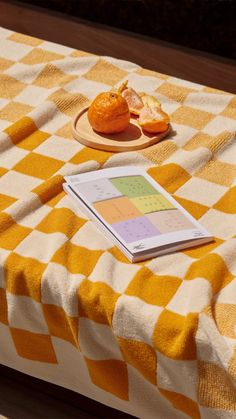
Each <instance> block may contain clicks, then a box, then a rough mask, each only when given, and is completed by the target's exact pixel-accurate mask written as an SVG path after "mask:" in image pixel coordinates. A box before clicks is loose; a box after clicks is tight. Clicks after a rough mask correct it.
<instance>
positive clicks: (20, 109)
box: [0, 29, 236, 419]
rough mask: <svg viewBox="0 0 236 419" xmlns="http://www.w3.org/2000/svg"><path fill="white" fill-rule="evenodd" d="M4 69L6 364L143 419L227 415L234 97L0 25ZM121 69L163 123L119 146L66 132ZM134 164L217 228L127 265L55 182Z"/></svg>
mask: <svg viewBox="0 0 236 419" xmlns="http://www.w3.org/2000/svg"><path fill="white" fill-rule="evenodd" d="M0 71H1V73H0V128H1V129H2V133H1V136H0V209H1V213H0V362H1V363H2V364H5V365H8V366H10V367H12V368H15V369H17V370H20V371H23V372H25V373H28V374H30V375H32V376H35V377H39V378H42V379H44V380H47V381H50V382H53V383H56V384H59V385H61V386H64V387H67V388H70V389H73V390H75V391H77V392H79V393H82V394H85V395H86V396H88V397H91V398H93V399H96V400H99V401H100V402H102V403H104V404H107V405H110V406H112V407H114V408H117V409H120V410H122V411H125V412H128V413H130V414H133V415H134V416H137V417H139V418H144V419H151V418H153V419H154V418H155V419H156V418H160V419H175V418H181V419H182V418H187V417H191V418H207V419H213V418H214V419H215V418H225V419H226V418H227V419H229V418H235V417H236V389H235V386H236V349H235V348H236V341H235V335H236V278H235V276H236V181H235V178H236V164H235V163H236V140H235V131H236V98H235V97H234V96H233V95H231V94H228V93H225V92H222V91H218V90H215V89H211V88H208V87H205V86H202V85H198V84H195V83H190V82H187V81H184V80H180V79H177V78H174V77H170V76H166V75H163V74H159V73H156V72H152V71H148V70H144V69H142V68H140V67H139V66H137V65H135V64H132V63H130V62H125V61H120V60H117V59H114V58H111V57H98V56H94V55H91V54H88V53H86V52H82V51H76V50H73V49H71V48H67V47H65V46H61V45H56V44H53V43H51V42H46V41H42V40H40V39H36V38H31V37H28V36H25V35H22V34H19V33H14V32H11V31H9V30H6V29H1V30H0ZM126 79H128V80H129V84H130V86H131V87H133V88H134V89H137V90H138V91H145V92H150V93H151V94H154V95H155V96H156V97H157V98H158V99H159V100H160V101H161V103H162V106H163V109H164V110H165V111H166V112H168V113H169V114H170V118H171V124H172V128H173V132H172V134H171V135H170V136H169V137H168V138H167V139H166V140H164V141H162V142H160V143H158V144H156V145H154V146H152V147H150V148H148V149H144V150H142V151H139V152H128V153H120V154H112V153H108V152H102V151H97V150H93V149H89V148H87V147H84V146H82V145H81V144H80V143H79V142H77V141H75V140H74V139H73V138H72V135H71V129H70V123H71V117H72V116H73V115H74V114H75V112H77V111H78V110H79V109H80V108H81V107H82V106H84V105H86V104H88V103H89V101H90V100H91V99H92V98H93V97H95V96H96V95H97V94H98V93H99V92H101V91H105V90H109V89H111V87H112V86H115V87H116V86H118V85H119V84H120V83H121V82H122V81H124V80H126ZM130 164H132V165H136V166H138V167H142V168H144V169H145V170H147V172H148V173H149V174H150V175H151V176H152V177H153V178H154V179H155V180H156V181H157V182H159V183H160V184H161V185H162V186H163V187H164V188H165V189H166V190H167V191H168V192H169V193H170V194H172V195H173V196H174V198H175V199H176V200H177V201H178V202H179V203H180V204H181V205H182V206H183V207H184V208H186V210H187V211H189V212H190V213H191V214H192V215H193V216H194V217H195V218H196V219H198V220H199V221H200V223H201V224H202V225H203V226H204V227H206V228H207V229H208V230H209V231H210V232H211V233H212V234H213V235H214V236H215V241H214V242H212V243H210V244H207V245H203V246H198V247H195V248H192V249H190V250H187V251H181V252H176V253H174V254H170V255H166V256H162V257H159V258H155V259H153V260H148V261H145V262H142V263H137V264H131V263H129V262H128V260H127V259H126V258H125V257H124V256H123V254H122V253H121V252H120V251H119V250H118V249H117V248H116V247H115V246H114V245H113V244H112V243H110V242H109V241H107V240H106V239H105V238H104V237H103V235H102V234H101V233H100V232H99V231H98V230H97V229H96V227H95V226H94V224H93V223H92V222H91V221H90V220H88V219H87V218H86V216H85V215H84V214H83V213H82V212H80V210H79V209H78V211H76V209H75V207H74V206H73V204H72V203H71V201H70V199H69V197H67V196H66V195H65V193H64V192H63V190H62V182H63V176H64V175H72V174H75V173H82V172H86V171H90V170H96V169H99V168H101V167H116V166H121V165H130Z"/></svg>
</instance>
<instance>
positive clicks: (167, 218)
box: [63, 166, 212, 262]
mask: <svg viewBox="0 0 236 419" xmlns="http://www.w3.org/2000/svg"><path fill="white" fill-rule="evenodd" d="M65 180H66V183H64V185H63V186H64V190H65V191H66V192H67V193H68V194H69V195H70V196H71V197H72V198H73V200H74V202H75V203H76V204H77V205H78V206H79V207H80V209H82V211H83V212H84V213H85V215H86V216H88V217H89V218H90V219H92V220H94V221H95V223H96V225H97V227H98V228H99V229H100V230H101V231H102V232H103V233H104V235H105V236H106V237H107V238H108V239H110V240H112V241H113V243H115V244H116V245H117V246H118V247H119V248H120V249H121V250H122V251H123V252H124V254H125V255H126V256H127V258H128V259H129V260H130V261H131V262H137V261H141V260H144V259H148V258H152V257H154V256H159V255H163V254H165V253H169V252H173V251H176V250H180V249H184V248H187V247H190V246H196V245H199V244H203V243H206V242H208V241H212V236H211V234H210V233H208V232H207V231H206V230H205V229H204V228H203V227H202V226H201V225H200V224H199V223H198V222H197V221H196V220H195V219H194V218H193V217H192V216H191V215H190V214H189V213H188V212H187V211H186V210H185V209H184V208H182V207H181V206H180V205H179V204H178V203H177V202H176V201H175V200H174V199H173V198H172V197H171V196H170V195H169V194H168V193H167V192H166V191H165V190H164V189H163V188H162V187H161V186H160V185H159V184H157V183H156V182H155V181H154V180H153V179H152V178H151V177H150V176H149V175H148V174H147V173H146V172H145V171H143V170H140V169H137V168H136V167H132V166H125V167H118V168H111V169H103V170H99V171H94V172H89V173H83V174H79V175H74V176H66V177H65Z"/></svg>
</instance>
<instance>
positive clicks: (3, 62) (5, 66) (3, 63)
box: [0, 58, 15, 71]
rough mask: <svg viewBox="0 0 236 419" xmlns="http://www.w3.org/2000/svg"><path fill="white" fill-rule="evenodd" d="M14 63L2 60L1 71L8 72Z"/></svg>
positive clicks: (0, 60) (0, 63)
mask: <svg viewBox="0 0 236 419" xmlns="http://www.w3.org/2000/svg"><path fill="white" fill-rule="evenodd" d="M13 64H15V63H14V61H11V60H6V58H0V71H4V70H7V68H9V67H11V66H12V65H13Z"/></svg>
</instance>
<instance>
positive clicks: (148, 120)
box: [138, 105, 170, 133]
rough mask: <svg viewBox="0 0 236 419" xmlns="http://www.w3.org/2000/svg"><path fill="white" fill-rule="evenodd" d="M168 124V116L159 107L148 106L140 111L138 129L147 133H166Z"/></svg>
mask: <svg viewBox="0 0 236 419" xmlns="http://www.w3.org/2000/svg"><path fill="white" fill-rule="evenodd" d="M169 122H170V119H169V116H168V115H167V113H166V112H164V111H163V110H162V109H161V108H160V107H158V106H156V107H150V106H148V105H145V106H144V107H143V108H142V109H141V111H140V114H139V119H138V123H139V125H140V127H141V128H142V129H143V130H144V131H146V132H149V133H157V132H164V131H166V130H167V129H168V126H169Z"/></svg>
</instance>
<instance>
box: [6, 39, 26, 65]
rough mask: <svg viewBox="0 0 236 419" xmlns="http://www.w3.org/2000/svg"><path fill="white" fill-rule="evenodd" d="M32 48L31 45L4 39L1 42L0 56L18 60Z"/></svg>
mask: <svg viewBox="0 0 236 419" xmlns="http://www.w3.org/2000/svg"><path fill="white" fill-rule="evenodd" d="M31 50H32V47H30V46H29V45H23V44H19V42H14V41H9V40H6V39H2V40H1V42H0V56H1V57H3V58H6V59H7V60H13V61H18V60H20V59H21V58H23V57H24V56H25V55H26V54H28V53H29V52H30V51H31Z"/></svg>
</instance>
